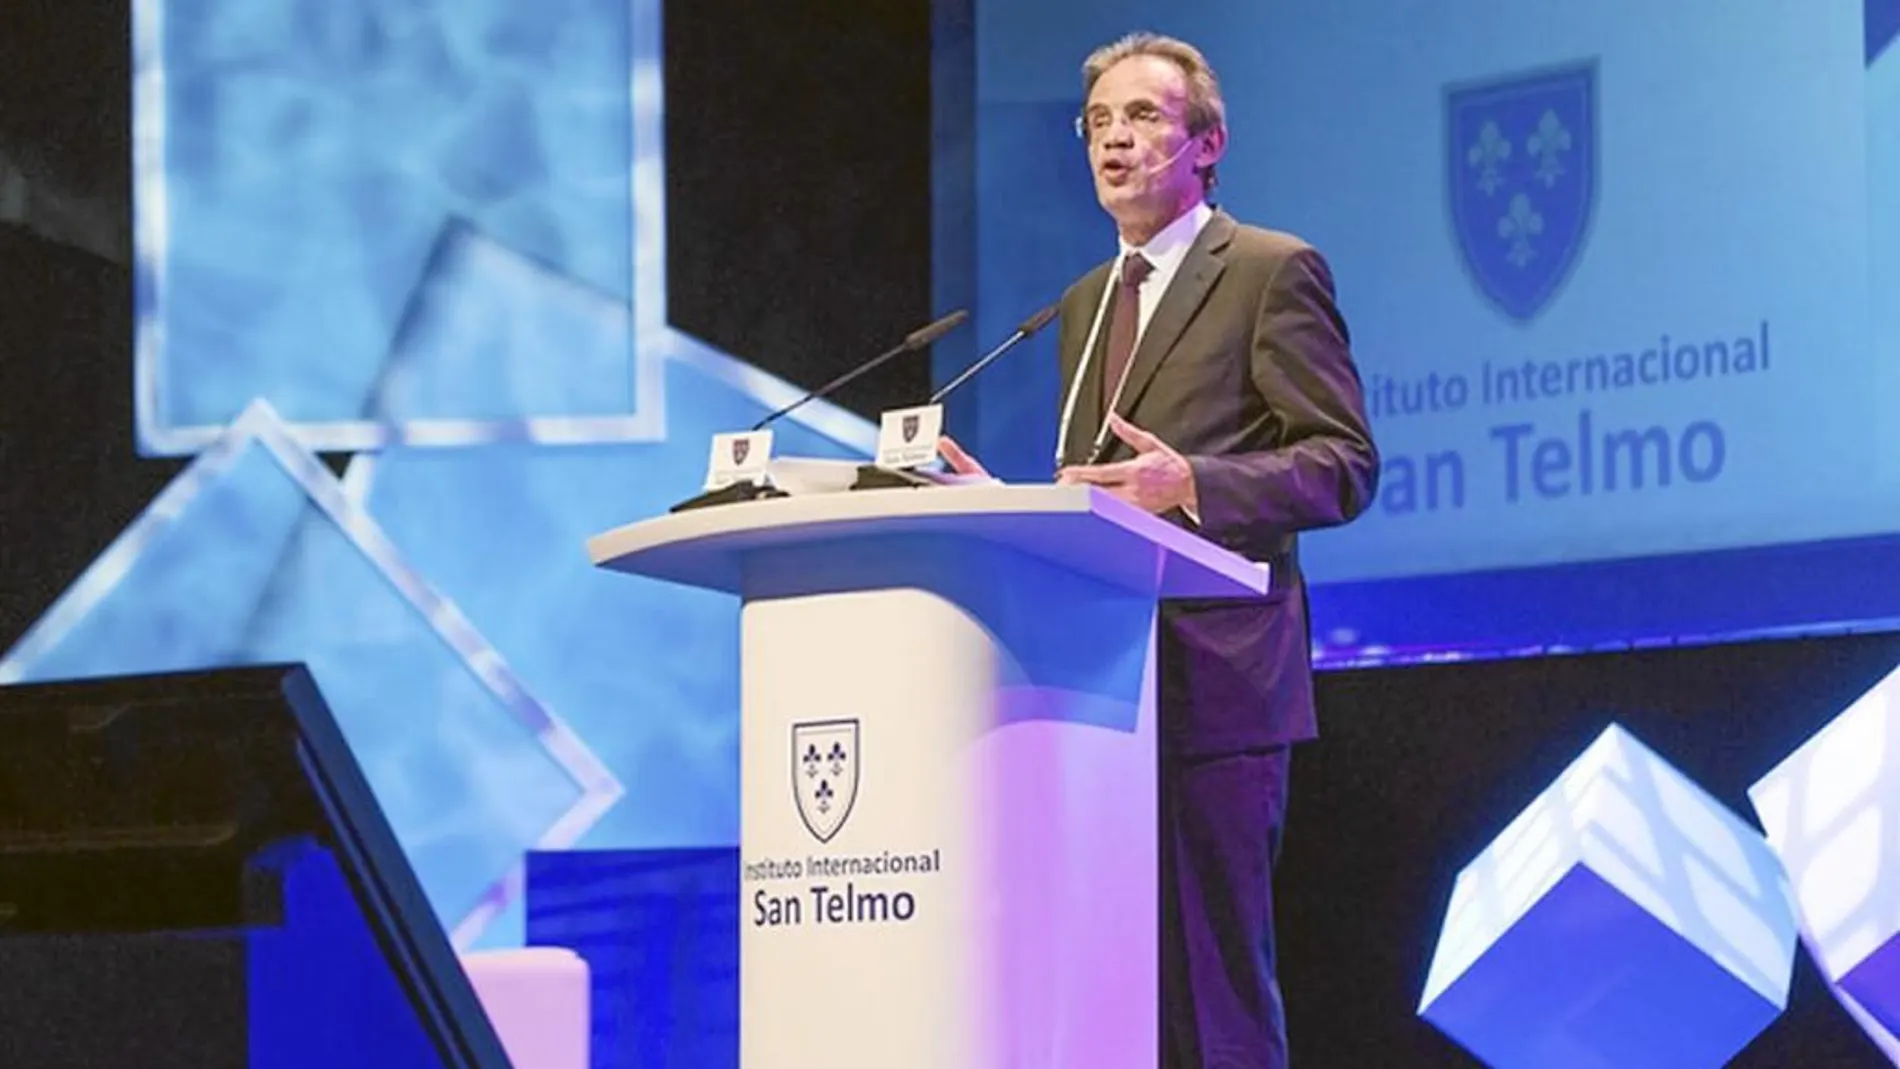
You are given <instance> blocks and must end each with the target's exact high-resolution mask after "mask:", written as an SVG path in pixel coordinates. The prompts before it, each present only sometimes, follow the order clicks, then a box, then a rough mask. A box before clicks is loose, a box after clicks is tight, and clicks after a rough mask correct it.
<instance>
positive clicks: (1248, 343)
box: [942, 34, 1378, 1069]
mask: <svg viewBox="0 0 1900 1069" xmlns="http://www.w3.org/2000/svg"><path fill="white" fill-rule="evenodd" d="M1083 79H1084V95H1085V98H1086V101H1087V103H1086V104H1085V106H1084V109H1083V112H1082V116H1081V118H1080V120H1079V123H1078V129H1079V130H1080V132H1081V134H1082V136H1083V137H1084V138H1085V139H1086V141H1087V144H1088V154H1089V163H1090V165H1091V170H1092V171H1093V173H1094V178H1095V190H1096V196H1097V198H1098V199H1099V200H1100V202H1101V204H1102V206H1103V208H1104V209H1105V210H1106V211H1107V212H1108V214H1109V215H1110V217H1112V218H1113V219H1114V221H1115V224H1116V227H1117V229H1118V230H1119V232H1120V238H1121V251H1120V253H1119V254H1118V255H1117V256H1116V257H1115V258H1114V259H1112V260H1110V261H1108V262H1106V263H1104V264H1102V265H1101V266H1099V267H1097V268H1096V269H1095V270H1093V271H1091V272H1089V273H1088V274H1087V275H1086V276H1084V277H1083V278H1081V279H1080V280H1078V281H1077V282H1076V283H1075V284H1074V285H1073V286H1071V287H1070V288H1069V290H1068V292H1067V293H1065V294H1064V296H1063V298H1062V302H1061V316H1062V319H1061V328H1060V341H1059V342H1058V348H1059V351H1060V354H1061V361H1062V382H1063V385H1064V391H1065V392H1064V396H1063V414H1062V420H1061V428H1062V430H1061V431H1060V432H1059V438H1060V442H1059V450H1060V452H1059V459H1058V474H1057V480H1058V481H1059V482H1063V483H1086V484H1090V485H1094V486H1099V487H1101V488H1102V489H1103V490H1105V491H1107V492H1108V493H1111V494H1114V495H1115V496H1117V497H1119V498H1122V499H1124V500H1126V501H1129V502H1131V503H1133V504H1135V505H1137V506H1139V507H1141V508H1143V509H1146V510H1148V511H1151V512H1154V513H1157V514H1161V515H1164V516H1167V517H1169V518H1171V519H1173V520H1174V521H1176V522H1178V523H1181V524H1183V525H1186V526H1187V527H1189V528H1190V529H1193V530H1196V531H1198V532H1199V533H1200V534H1201V535H1203V536H1204V537H1206V538H1208V539H1210V540H1212V541H1214V542H1217V543H1219V544H1220V545H1223V546H1226V547H1228V548H1229V549H1232V550H1234V551H1235V552H1237V553H1240V554H1242V555H1243V556H1246V557H1248V558H1250V559H1253V560H1259V561H1266V562H1269V563H1270V564H1271V566H1272V587H1273V589H1272V592H1271V593H1270V594H1269V595H1268V596H1267V597H1266V598H1265V599H1264V600H1262V601H1249V602H1245V603H1233V602H1217V601H1210V602H1203V603H1194V602H1168V603H1165V604H1164V605H1163V606H1162V610H1161V613H1162V628H1161V649H1160V656H1159V659H1160V687H1161V696H1160V697H1161V714H1160V715H1161V725H1162V729H1161V734H1162V739H1163V742H1162V745H1163V749H1164V759H1163V762H1162V769H1161V786H1162V809H1163V812H1162V814H1161V821H1162V823H1161V840H1162V841H1161V856H1162V880H1163V886H1162V902H1163V914H1164V915H1163V941H1162V961H1163V966H1164V970H1165V971H1164V975H1163V977H1162V991H1163V999H1164V1007H1163V1026H1162V1031H1163V1036H1162V1045H1163V1060H1164V1064H1165V1065H1168V1066H1174V1067H1179V1069H1189V1067H1194V1069H1262V1067H1274V1069H1277V1067H1281V1066H1285V1065H1286V1064H1287V1039H1286V1025H1285V1019H1284V1014H1283V1011H1282V1006H1281V1001H1280V992H1279V986H1278V981H1277V978H1276V970H1275V961H1274V957H1275V955H1274V938H1273V918H1272V901H1273V899H1272V874H1273V866H1274V863H1275V861H1276V859H1277V857H1278V853H1279V844H1280V838H1281V832H1282V829H1283V827H1284V821H1285V812H1286V798H1287V774H1288V764H1289V757H1290V753H1289V750H1290V747H1291V746H1292V745H1293V744H1295V743H1298V742H1302V741H1305V740H1308V739H1312V738H1314V737H1315V736H1316V735H1317V725H1316V719H1315V715H1314V709H1313V684H1312V666H1311V661H1310V652H1311V641H1310V638H1309V631H1310V628H1309V624H1308V619H1307V606H1306V590H1305V584H1304V580H1303V579H1302V577H1301V574H1300V570H1299V560H1298V555H1297V541H1296V536H1297V534H1298V533H1299V532H1300V531H1303V530H1311V529H1314V528H1322V527H1328V526H1335V525H1338V524H1343V523H1346V522H1348V521H1350V520H1352V519H1353V518H1354V517H1356V516H1357V515H1359V514H1360V513H1361V512H1362V511H1363V510H1364V509H1365V508H1366V507H1367V505H1368V504H1369V503H1370V501H1371V500H1372V497H1373V494H1374V492H1375V489H1376V485H1377V472H1378V452H1377V449H1376V447H1375V446H1374V444H1373V442H1372V437H1371V434H1370V431H1369V430H1368V427H1367V420H1366V416H1365V409H1364V401H1363V397H1362V391H1361V385H1360V380H1359V374H1358V371H1357V369H1356V368H1355V366H1354V363H1353V358H1352V354H1351V351H1350V348H1349V346H1348V339H1347V331H1346V325H1345V322H1344V319H1343V317H1342V316H1341V315H1340V312H1339V310H1338V308H1337V307H1336V305H1335V301H1334V293H1333V284H1332V278H1331V273H1330V271H1329V270H1328V267H1327V265H1326V262H1325V260H1324V259H1323V258H1322V257H1321V256H1320V254H1319V253H1318V252H1316V251H1315V250H1314V249H1313V248H1312V247H1311V246H1309V245H1307V244H1306V243H1305V242H1303V241H1301V240H1300V239H1298V238H1295V237H1293V236H1291V235H1288V234H1283V233H1276V232H1273V231H1269V230H1263V229H1259V228H1256V227H1252V226H1246V225H1243V224H1241V223H1238V222H1237V221H1235V220H1234V218H1233V217H1232V216H1230V215H1228V214H1227V213H1226V212H1224V211H1221V210H1218V209H1215V208H1213V207H1211V206H1210V205H1209V203H1208V200H1207V197H1208V194H1209V192H1211V190H1212V189H1213V186H1214V172H1215V166H1216V164H1217V163H1218V161H1219V160H1220V158H1221V155H1222V154H1223V152H1224V151H1225V149H1226V144H1227V127H1226V120H1225V113H1224V106H1223V104H1222V101H1221V96H1220V88H1219V82H1218V80H1217V79H1216V77H1215V74H1214V72H1213V70H1212V69H1211V68H1210V67H1209V65H1208V64H1207V62H1206V60H1205V59H1204V58H1203V57H1202V56H1201V54H1200V52H1199V51H1197V50H1196V49H1194V48H1193V47H1192V46H1190V45H1187V44H1185V43H1183V42H1180V41H1177V40H1172V39H1169V38H1163V37H1157V36H1154V35H1148V34H1137V35H1134V36H1131V37H1128V38H1125V39H1123V40H1121V41H1118V42H1116V43H1114V44H1112V45H1109V46H1107V47H1104V48H1102V49H1100V50H1098V51H1097V52H1096V53H1095V54H1094V55H1092V56H1090V57H1089V59H1088V61H1087V62H1086V63H1085V64H1084V67H1083ZM942 451H943V454H944V457H945V459H946V460H948V461H949V462H950V464H951V466H952V467H953V468H956V469H958V470H960V471H963V472H968V473H980V472H981V470H982V469H981V467H980V465H979V464H978V463H977V462H976V461H975V460H974V459H972V458H971V457H970V456H969V455H968V454H967V453H966V452H965V451H964V450H962V449H961V448H960V447H959V446H958V445H957V443H955V442H954V441H951V440H948V439H946V440H945V441H944V442H943V446H942Z"/></svg>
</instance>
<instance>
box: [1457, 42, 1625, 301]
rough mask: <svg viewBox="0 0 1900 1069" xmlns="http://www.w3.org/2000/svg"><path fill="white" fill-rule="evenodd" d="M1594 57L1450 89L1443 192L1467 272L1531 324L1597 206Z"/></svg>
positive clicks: (1570, 262) (1577, 252)
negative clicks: (1448, 203)
mask: <svg viewBox="0 0 1900 1069" xmlns="http://www.w3.org/2000/svg"><path fill="white" fill-rule="evenodd" d="M1596 86H1597V64H1596V61H1595V60H1594V59H1591V60H1586V61H1583V62H1579V63H1573V64H1568V65H1566V66H1562V67H1554V68H1546V69H1542V70H1537V71H1531V72H1526V73H1519V74H1514V75H1510V76H1507V77H1503V78H1494V79H1489V80H1486V81H1482V82H1470V83H1465V84H1462V85H1456V86H1452V87H1450V88H1448V89H1447V90H1446V93H1445V135H1446V136H1445V161H1446V164H1447V168H1446V187H1447V189H1448V190H1449V193H1450V212H1451V220H1452V228H1453V230H1454V231H1455V232H1456V235H1457V239H1458V250H1459V253H1460V254H1461V256H1462V257H1463V260H1464V265H1465V269H1466V271H1468V272H1469V273H1470V275H1471V278H1472V281H1473V282H1474V283H1476V285H1477V287H1478V289H1479V291H1480V292H1482V293H1483V294H1484V296H1485V297H1486V298H1487V299H1488V300H1489V301H1490V302H1491V303H1492V304H1493V305H1494V306H1496V307H1497V309H1498V310H1499V311H1501V312H1503V313H1504V314H1505V315H1507V316H1509V317H1511V318H1512V319H1516V320H1520V321H1529V320H1532V319H1535V318H1536V317H1537V316H1538V315H1539V314H1541V313H1542V312H1543V311H1544V309H1545V308H1547V307H1548V306H1549V304H1550V301H1551V300H1552V299H1553V298H1554V297H1556V295H1557V293H1558V292H1559V291H1560V290H1561V289H1562V288H1563V285H1564V283H1565V282H1566V281H1567V280H1568V279H1569V277H1570V274H1571V272H1572V271H1573V270H1574V269H1575V267H1576V265H1577V261H1578V259H1579V258H1580V257H1581V256H1582V253H1583V248H1584V245H1585V243H1586V241H1587V239H1588V236H1589V231H1590V222H1591V216H1592V214H1593V213H1594V211H1595V208H1596V188H1597V181H1596V170H1597V91H1596Z"/></svg>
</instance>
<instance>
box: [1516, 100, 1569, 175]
mask: <svg viewBox="0 0 1900 1069" xmlns="http://www.w3.org/2000/svg"><path fill="white" fill-rule="evenodd" d="M1524 147H1525V149H1527V150H1528V151H1529V152H1530V154H1531V155H1533V156H1535V157H1537V177H1538V179H1539V180H1541V181H1542V182H1543V183H1544V188H1545V189H1549V188H1550V187H1551V186H1553V185H1555V184H1556V182H1557V176H1559V175H1561V174H1563V173H1564V165H1563V163H1562V162H1561V161H1560V160H1559V158H1558V157H1560V156H1562V155H1563V154H1564V153H1566V152H1568V151H1570V131H1569V129H1567V128H1566V127H1565V126H1564V121H1563V120H1562V119H1559V118H1558V117H1557V113H1556V112H1554V111H1549V110H1546V111H1545V112H1544V117H1543V118H1541V119H1539V120H1537V132H1536V133H1534V134H1532V135H1531V136H1530V140H1528V141H1526V142H1524Z"/></svg>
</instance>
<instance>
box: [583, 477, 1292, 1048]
mask: <svg viewBox="0 0 1900 1069" xmlns="http://www.w3.org/2000/svg"><path fill="white" fill-rule="evenodd" d="M588 551H589V554H590V557H591V559H592V560H593V562H594V563H595V564H596V565H598V566H600V567H603V568H607V569H611V570H615V571H619V572H624V573H627V574H630V575H635V576H644V577H648V578H652V579H659V580H664V581H667V582H672V583H680V584H685V585H688V586H692V587H697V588H702V589H709V590H715V591H723V592H725V593H728V594H731V595H733V596H734V597H736V598H738V599H739V600H740V603H741V611H740V628H741V647H740V648H741V664H740V672H741V681H740V709H739V710H738V715H739V717H740V729H741V742H740V762H741V782H740V790H741V795H742V797H741V805H740V810H741V829H740V855H741V858H742V886H741V888H740V917H741V921H740V923H741V928H742V931H741V933H740V979H739V985H740V992H741V994H740V1000H741V1001H740V1017H739V1021H740V1025H739V1028H740V1040H739V1045H740V1065H741V1066H742V1067H743V1069H818V1067H823V1069H874V1067H875V1069H889V1067H891V1066H904V1067H905V1069H1018V1067H1020V1069H1052V1067H1070V1066H1087V1067H1089V1069H1124V1067H1125V1069H1154V1067H1155V1066H1156V1065H1157V1064H1158V1057H1159V1056H1158V1044H1159V1036H1160V1003H1159V988H1160V981H1159V943H1158V931H1159V927H1158V921H1159V913H1158V910H1159V886H1158V875H1157V858H1158V854H1159V850H1158V839H1157V835H1156V817H1157V793H1156V783H1157V749H1156V741H1157V733H1156V724H1155V708H1156V705H1155V687H1156V676H1155V669H1156V620H1157V616H1156V608H1157V603H1158V601H1159V600H1160V599H1164V598H1248V597H1259V596H1262V595H1264V594H1265V593H1266V592H1267V589H1268V585H1269V580H1270V576H1269V574H1268V571H1267V568H1266V566H1265V565H1261V564H1256V563H1254V562H1251V561H1248V560H1246V559H1244V558H1242V557H1240V556H1238V555H1236V554H1233V553H1231V552H1229V551H1227V550H1225V549H1223V548H1221V547H1219V546H1216V545H1214V544H1213V543H1211V542H1209V541H1206V540H1204V539H1202V538H1199V537H1198V536H1196V535H1194V534H1191V533H1189V532H1187V531H1185V530H1182V529H1181V528H1178V527H1176V526H1174V525H1172V524H1169V523H1167V522H1165V521H1163V520H1161V519H1159V518H1157V517H1154V516H1151V515H1149V514H1147V513H1145V512H1141V511H1139V510H1137V509H1135V508H1133V507H1131V506H1127V505H1125V504H1123V503H1122V502H1120V501H1117V500H1115V499H1114V498H1112V497H1110V496H1108V495H1107V494H1104V493H1102V492H1101V491H1098V490H1094V489H1092V488H1089V487H1081V486H1077V487H1066V486H1004V485H998V484H982V485H968V486H955V487H933V488H927V489H891V490H872V491H860V492H855V493H832V494H815V495H809V496H793V497H784V498H775V499H769V500H759V501H751V502H745V503H741V504H734V505H729V506H725V507H720V508H707V509H697V510H692V511H687V512H681V513H676V514H672V515H667V516H664V517H660V518H657V519H651V520H647V521H643V522H639V523H634V524H630V525H628V526H625V527H621V528H618V529H615V530H613V531H609V532H606V533H603V534H600V535H597V536H595V537H594V538H592V539H590V540H589V542H588Z"/></svg>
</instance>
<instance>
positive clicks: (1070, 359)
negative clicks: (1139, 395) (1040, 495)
mask: <svg viewBox="0 0 1900 1069" xmlns="http://www.w3.org/2000/svg"><path fill="white" fill-rule="evenodd" d="M1114 268H1115V261H1113V260H1110V261H1109V262H1108V263H1107V264H1105V265H1103V266H1101V267H1098V268H1096V269H1095V271H1094V272H1093V273H1092V274H1091V275H1090V276H1089V277H1088V279H1087V280H1086V281H1085V282H1084V283H1083V284H1082V285H1081V286H1079V287H1077V290H1076V297H1075V299H1076V301H1077V316H1076V322H1077V326H1076V330H1075V341H1074V342H1073V343H1072V344H1073V346H1074V348H1073V349H1072V350H1067V351H1064V352H1063V354H1062V381H1063V382H1064V383H1065V384H1067V383H1074V382H1075V371H1076V367H1077V365H1079V364H1080V363H1081V361H1082V346H1084V345H1086V344H1088V340H1089V324H1090V323H1092V322H1093V321H1094V319H1095V310H1096V308H1098V307H1100V305H1101V303H1102V290H1103V289H1104V288H1105V287H1106V286H1107V285H1108V279H1109V276H1110V275H1111V274H1112V273H1113V271H1114ZM1114 314H1115V309H1114V308H1112V307H1111V308H1109V309H1107V310H1106V311H1105V312H1104V313H1103V315H1102V329H1101V330H1100V331H1099V332H1098V336H1097V337H1096V339H1095V359H1093V360H1090V361H1089V364H1088V368H1087V369H1086V371H1087V374H1086V376H1085V377H1084V378H1083V380H1082V381H1081V383H1080V384H1078V385H1077V388H1078V389H1079V390H1080V391H1081V393H1080V394H1079V395H1078V396H1077V397H1076V399H1075V413H1074V415H1073V417H1072V418H1071V419H1070V421H1069V434H1068V437H1067V438H1065V439H1063V442H1062V456H1063V459H1064V461H1065V462H1067V463H1071V464H1073V463H1080V462H1081V460H1082V458H1083V457H1086V456H1087V455H1088V451H1089V445H1090V444H1091V443H1092V442H1093V441H1094V439H1095V430H1096V428H1097V427H1099V426H1101V423H1102V353H1103V352H1104V350H1105V349H1106V348H1107V345H1108V321H1109V317H1110V316H1112V315H1114ZM1067 400H1068V398H1067V397H1066V396H1065V397H1063V398H1061V399H1060V400H1059V401H1058V402H1057V403H1058V404H1060V403H1062V402H1063V401H1067Z"/></svg>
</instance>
